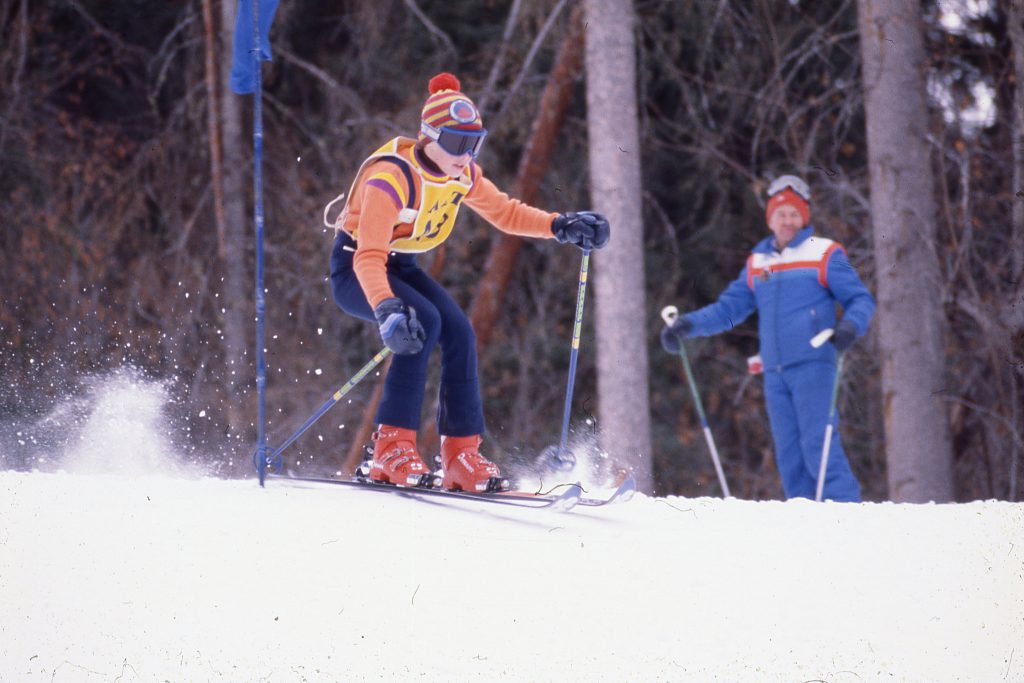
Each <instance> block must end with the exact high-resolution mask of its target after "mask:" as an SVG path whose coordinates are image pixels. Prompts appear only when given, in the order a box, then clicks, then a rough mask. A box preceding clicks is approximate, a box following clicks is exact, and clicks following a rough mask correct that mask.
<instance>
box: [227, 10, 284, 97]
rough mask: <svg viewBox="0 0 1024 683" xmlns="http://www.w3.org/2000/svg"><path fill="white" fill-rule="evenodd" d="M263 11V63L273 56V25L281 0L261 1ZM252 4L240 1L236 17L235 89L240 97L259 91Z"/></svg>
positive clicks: (261, 12)
mask: <svg viewBox="0 0 1024 683" xmlns="http://www.w3.org/2000/svg"><path fill="white" fill-rule="evenodd" d="M257 1H258V2H259V3H260V5H259V10H260V16H259V21H260V61H264V60H269V59H270V58H271V57H270V25H271V24H272V23H273V22H274V12H276V11H277V3H278V1H279V0H257ZM252 2H253V0H238V15H237V16H236V17H235V49H234V55H233V57H232V60H231V89H232V90H234V91H235V92H236V93H238V94H239V95H247V94H249V93H252V92H256V63H255V62H254V61H253V58H252V52H253V50H254V49H255V46H254V45H253V35H252Z"/></svg>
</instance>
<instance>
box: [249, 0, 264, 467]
mask: <svg viewBox="0 0 1024 683" xmlns="http://www.w3.org/2000/svg"><path fill="white" fill-rule="evenodd" d="M252 33H253V50H252V61H253V70H254V72H255V76H256V92H255V94H254V95H253V126H252V144H253V160H252V165H253V174H252V179H253V197H254V200H255V204H256V206H255V209H254V211H253V215H254V223H255V229H256V394H257V401H258V405H259V407H258V409H257V413H258V414H257V418H256V455H257V462H258V465H257V471H258V472H259V477H260V486H263V481H264V479H266V476H267V458H266V452H267V433H266V420H267V363H266V358H265V356H264V352H263V348H264V338H265V328H264V313H265V311H266V296H265V294H264V291H263V289H264V288H263V76H262V74H261V73H260V72H261V69H260V50H261V49H262V46H261V42H260V3H259V2H258V0H254V1H253V2H252Z"/></svg>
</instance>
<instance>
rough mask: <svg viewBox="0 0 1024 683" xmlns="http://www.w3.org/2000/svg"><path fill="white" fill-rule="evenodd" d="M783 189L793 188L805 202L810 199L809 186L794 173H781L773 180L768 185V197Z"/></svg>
mask: <svg viewBox="0 0 1024 683" xmlns="http://www.w3.org/2000/svg"><path fill="white" fill-rule="evenodd" d="M783 190H793V192H796V193H797V194H798V195H800V198H801V199H803V200H804V201H805V202H809V201H811V188H810V187H808V186H807V183H805V182H804V181H803V180H802V179H801V178H797V177H796V176H795V175H782V176H779V177H778V178H776V179H775V180H773V181H772V184H771V185H769V186H768V197H769V198H770V197H774V196H775V195H777V194H778V193H780V192H782V191H783Z"/></svg>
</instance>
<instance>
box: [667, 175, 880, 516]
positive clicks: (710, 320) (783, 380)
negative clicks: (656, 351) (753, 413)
mask: <svg viewBox="0 0 1024 683" xmlns="http://www.w3.org/2000/svg"><path fill="white" fill-rule="evenodd" d="M810 206H811V193H810V188H809V187H808V185H807V183H806V182H805V181H804V180H803V179H801V178H799V177H796V176H792V175H784V176H780V177H779V178H777V179H776V180H775V181H774V182H772V183H771V185H770V186H769V188H768V205H767V209H766V212H765V219H766V221H767V224H768V229H769V230H770V231H771V233H772V234H771V235H770V236H769V237H766V238H765V239H763V240H762V241H761V242H759V243H758V244H757V245H756V246H755V247H754V249H753V251H752V252H751V254H750V255H749V256H748V257H747V261H746V264H745V265H744V266H743V269H742V270H741V271H740V274H739V277H737V278H736V279H735V280H734V281H733V282H732V283H731V284H729V286H728V287H727V288H726V289H725V291H724V292H722V294H721V295H720V296H719V297H718V300H717V301H715V302H714V303H712V304H709V305H707V306H704V307H703V308H700V309H698V310H696V311H692V312H690V313H688V314H686V315H680V316H678V317H677V318H675V320H674V322H673V324H672V325H666V326H665V327H664V328H663V329H662V331H661V344H662V347H663V348H664V349H665V350H666V351H667V352H669V353H673V354H677V353H679V348H680V345H681V344H683V343H684V342H683V340H685V339H687V338H689V337H704V336H710V335H715V334H718V333H720V332H724V331H726V330H729V329H732V328H733V327H735V326H736V325H738V324H740V323H741V322H743V321H744V320H746V319H747V317H749V316H750V314H751V313H753V312H754V311H757V314H758V336H759V340H760V356H761V359H762V362H763V369H764V393H765V402H766V404H767V409H768V418H769V422H770V424H771V431H772V439H773V440H774V442H775V460H776V464H777V466H778V469H779V475H780V476H781V479H782V488H783V491H784V492H785V495H786V497H787V498H811V499H813V498H814V497H815V493H816V485H817V479H818V470H819V465H820V464H821V462H822V460H823V459H822V452H823V449H824V447H825V443H824V441H825V434H826V431H828V433H829V434H832V433H833V431H832V430H827V429H826V428H827V427H828V425H829V424H830V423H829V412H830V399H831V396H832V389H833V384H834V381H835V380H836V377H837V372H836V370H837V358H838V354H840V353H843V352H844V351H846V349H847V348H849V347H850V345H851V344H853V342H854V341H855V340H856V339H857V338H858V337H860V336H862V335H863V334H864V333H865V332H866V331H867V329H868V325H869V323H870V321H871V318H872V316H873V314H874V310H875V300H874V297H872V296H871V293H870V292H869V291H868V289H867V287H865V286H864V283H863V282H862V281H861V279H860V277H859V276H858V275H857V272H856V271H855V270H854V268H853V266H852V265H851V264H850V261H849V259H848V258H847V256H846V252H845V251H844V249H843V247H842V245H840V244H839V243H838V242H835V241H833V240H831V239H828V238H825V237H820V236H817V235H815V234H814V227H813V226H812V225H811V223H810ZM836 303H838V304H840V305H841V306H842V309H843V315H842V318H841V319H840V320H839V321H838V322H837V320H836V317H837V316H836ZM830 328H831V329H834V333H833V334H832V336H831V340H830V343H824V344H821V345H818V346H812V345H811V343H810V342H811V340H812V339H813V338H814V337H816V336H817V335H819V334H820V333H821V332H823V331H824V330H826V329H830ZM836 420H837V421H838V417H837V418H836ZM832 426H833V427H835V426H836V425H835V424H833V425H832ZM827 454H828V457H827V470H826V472H825V481H824V492H823V496H824V498H826V499H830V500H835V501H851V502H855V501H860V499H861V496H860V484H859V483H858V481H857V478H856V476H855V475H854V473H853V471H852V469H851V468H850V464H849V461H848V459H847V457H846V453H845V451H844V450H843V446H842V443H841V442H840V439H839V435H838V431H835V432H834V436H833V438H832V439H831V443H830V444H829V448H828V451H827Z"/></svg>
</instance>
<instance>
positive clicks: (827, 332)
mask: <svg viewBox="0 0 1024 683" xmlns="http://www.w3.org/2000/svg"><path fill="white" fill-rule="evenodd" d="M834 331H835V330H833V329H832V328H831V327H829V328H826V329H824V330H822V331H821V332H819V333H818V334H816V335H814V337H812V338H811V346H813V347H814V348H816V349H817V348H819V347H820V346H821V345H822V344H824V343H825V342H827V341H828V339H829V337H831V336H832V333H833V332H834Z"/></svg>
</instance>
